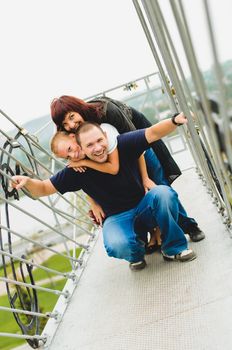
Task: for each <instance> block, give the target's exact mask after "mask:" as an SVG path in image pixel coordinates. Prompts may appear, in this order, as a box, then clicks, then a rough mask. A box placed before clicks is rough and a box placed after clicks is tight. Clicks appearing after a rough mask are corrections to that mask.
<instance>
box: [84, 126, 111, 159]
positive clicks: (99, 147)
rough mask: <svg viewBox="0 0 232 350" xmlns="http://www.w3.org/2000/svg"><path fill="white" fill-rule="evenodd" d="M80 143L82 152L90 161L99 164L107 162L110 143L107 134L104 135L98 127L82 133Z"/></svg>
mask: <svg viewBox="0 0 232 350" xmlns="http://www.w3.org/2000/svg"><path fill="white" fill-rule="evenodd" d="M80 142H81V148H82V151H83V152H84V153H85V155H86V156H87V157H88V158H89V159H91V160H93V161H95V162H97V163H104V162H106V161H107V158H108V154H107V150H108V141H107V138H106V134H105V133H102V132H101V130H99V129H98V128H97V127H93V128H92V129H90V130H88V131H85V132H83V133H81V134H80Z"/></svg>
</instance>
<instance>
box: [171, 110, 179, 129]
mask: <svg viewBox="0 0 232 350" xmlns="http://www.w3.org/2000/svg"><path fill="white" fill-rule="evenodd" d="M179 114H180V113H175V114H173V116H172V118H171V120H172V123H173V124H175V125H177V126H180V125H182V124H180V123H177V122H176V121H175V118H176V116H177V115H179Z"/></svg>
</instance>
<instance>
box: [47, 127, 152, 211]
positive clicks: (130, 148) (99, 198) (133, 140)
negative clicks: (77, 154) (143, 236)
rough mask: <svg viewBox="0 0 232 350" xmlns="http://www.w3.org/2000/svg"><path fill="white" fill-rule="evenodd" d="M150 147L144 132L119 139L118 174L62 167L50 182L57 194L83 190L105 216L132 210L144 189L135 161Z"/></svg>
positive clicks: (122, 135)
mask: <svg viewBox="0 0 232 350" xmlns="http://www.w3.org/2000/svg"><path fill="white" fill-rule="evenodd" d="M149 147H150V144H149V143H148V142H147V140H146V138H145V129H141V130H136V131H131V132H128V133H125V134H121V135H119V136H118V152H119V164H120V168H119V172H118V174H117V175H110V174H106V173H102V172H100V171H97V170H93V169H90V168H87V170H86V171H85V172H84V173H79V172H76V171H74V170H73V169H72V168H64V169H63V170H61V171H59V172H58V173H57V174H55V175H53V176H52V177H51V178H50V180H51V182H52V184H53V186H54V187H55V188H56V189H57V190H58V191H59V192H60V193H62V194H63V193H65V192H73V191H78V190H80V189H82V190H83V191H84V192H85V193H87V194H88V195H89V196H90V197H92V198H93V199H94V200H95V201H96V202H97V203H98V204H100V205H101V207H102V209H103V211H104V213H105V214H106V216H110V215H113V214H118V213H121V212H123V211H127V210H129V209H132V208H134V207H135V206H136V205H137V204H138V203H139V202H140V200H141V199H142V198H143V196H144V188H143V185H142V181H141V176H140V172H139V167H138V158H139V157H140V156H141V154H142V153H143V152H144V151H145V150H146V149H147V148H149Z"/></svg>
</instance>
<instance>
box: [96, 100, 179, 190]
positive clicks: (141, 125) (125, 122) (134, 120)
mask: <svg viewBox="0 0 232 350" xmlns="http://www.w3.org/2000/svg"><path fill="white" fill-rule="evenodd" d="M96 101H97V100H95V102H96ZM98 101H103V102H104V106H103V116H102V118H101V123H109V124H111V125H113V126H114V127H115V128H116V129H117V130H118V132H119V133H120V134H123V133H125V132H128V131H132V130H136V129H145V128H148V127H150V126H151V125H152V124H151V123H150V121H149V120H148V119H147V118H146V117H145V116H144V115H143V114H142V113H141V112H139V111H137V110H136V109H134V108H133V107H130V106H127V105H126V104H125V103H122V102H120V101H117V100H113V99H110V98H108V97H101V98H99V100H98ZM90 102H91V101H90ZM151 147H152V149H153V151H154V152H155V154H156V156H157V158H158V159H159V161H160V163H161V165H162V168H163V170H164V174H165V177H166V179H167V180H168V182H169V183H170V184H171V183H172V182H173V181H174V180H175V179H176V178H177V177H178V176H180V175H181V171H180V168H179V167H178V165H177V164H176V162H175V160H174V159H173V157H172V156H171V154H170V152H169V150H168V148H167V147H166V145H165V143H164V142H163V141H162V140H157V141H155V142H154V143H153V144H152V146H151Z"/></svg>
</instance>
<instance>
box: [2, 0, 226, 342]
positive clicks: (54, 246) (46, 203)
mask: <svg viewBox="0 0 232 350" xmlns="http://www.w3.org/2000/svg"><path fill="white" fill-rule="evenodd" d="M133 3H134V6H135V9H136V12H137V14H138V17H139V19H140V22H141V25H142V28H143V30H144V32H145V35H146V38H147V40H148V43H149V45H150V48H151V51H152V54H153V56H154V59H155V61H156V64H157V66H158V69H159V72H156V73H153V74H151V75H148V76H145V77H142V78H139V79H136V80H134V81H131V82H127V83H125V84H123V85H120V86H117V87H115V88H113V89H110V90H107V91H102V92H100V93H99V94H97V95H95V96H90V97H88V98H87V99H88V100H89V99H92V98H96V97H98V96H101V95H103V96H104V95H107V96H109V97H113V98H117V99H121V100H124V101H125V102H127V103H129V104H130V105H132V106H134V107H136V108H138V106H137V105H136V104H135V102H136V101H138V99H140V105H139V109H140V110H141V111H142V112H144V114H145V115H147V113H148V111H149V108H152V110H153V111H154V115H155V116H156V119H153V117H152V116H150V118H151V122H155V121H157V119H158V120H160V119H162V118H163V117H162V115H163V112H164V114H165V115H166V116H167V115H168V114H169V113H171V112H176V111H179V110H182V111H184V113H185V114H186V116H187V117H188V121H189V123H188V128H186V129H184V132H182V133H181V134H178V135H175V136H171V137H168V138H165V140H166V142H167V145H168V147H169V149H170V151H171V152H172V153H178V152H181V151H184V150H186V147H188V148H189V149H190V151H191V153H192V156H193V159H194V161H195V164H196V170H197V172H198V174H199V177H201V179H202V181H203V183H204V184H205V186H206V188H207V190H208V192H209V194H210V195H211V197H212V201H213V202H214V203H215V204H216V205H217V207H218V211H219V212H220V213H221V215H222V218H223V221H224V223H225V225H226V227H227V229H228V231H229V232H230V233H231V227H232V225H231V223H232V209H231V206H232V181H231V179H232V174H231V169H232V144H231V139H232V127H231V115H230V114H229V107H228V103H227V97H226V89H227V87H226V85H225V83H224V79H223V73H222V69H221V65H220V63H219V59H218V52H217V47H216V44H215V38H214V31H213V26H212V22H211V16H210V7H209V3H208V1H206V0H205V1H203V4H204V11H205V20H206V21H205V23H206V27H207V30H208V35H209V38H210V42H211V49H212V57H213V60H214V73H215V77H216V82H217V90H218V96H219V99H218V101H216V100H212V99H211V98H210V96H209V94H208V91H207V85H206V82H205V81H204V76H203V73H202V72H201V70H200V67H199V64H198V61H197V58H196V51H195V48H194V46H193V40H192V37H191V34H190V30H189V26H188V22H187V19H186V11H188V4H186V3H185V5H186V6H184V5H183V2H182V1H180V0H179V1H178V0H170V1H169V3H170V8H171V10H172V14H173V19H174V20H175V25H176V28H177V30H178V33H179V36H180V39H181V42H182V45H183V48H184V52H185V59H186V62H187V63H188V67H189V71H190V72H191V77H192V81H191V84H192V85H193V87H194V88H193V89H192V87H191V86H190V81H189V78H188V77H186V75H185V73H184V72H183V69H182V64H181V60H180V58H179V56H178V51H177V48H176V44H175V38H173V37H172V32H171V31H170V30H169V28H168V26H167V20H166V14H165V13H164V12H163V11H162V9H161V1H158V0H152V1H148V0H141V1H137V0H133ZM160 96H161V97H162V102H163V104H162V108H161V106H160V99H161V97H160ZM192 114H194V119H193V118H192ZM0 116H1V118H6V119H7V120H8V121H9V122H10V123H11V124H12V127H14V133H13V134H12V133H9V132H6V131H4V130H2V129H0V140H2V142H0V179H1V184H2V190H1V191H0V192H1V193H0V201H1V203H2V204H1V211H0V214H1V217H0V255H1V259H2V274H1V275H0V285H1V286H2V287H4V288H6V290H5V293H6V294H7V295H8V299H9V305H7V306H0V311H1V312H6V313H9V314H13V316H14V318H15V321H16V322H17V323H18V325H19V327H20V329H21V331H22V334H21V335H19V334H11V333H6V332H1V333H0V337H12V338H20V339H25V340H26V341H27V342H28V343H29V344H30V346H31V347H32V348H38V347H39V346H40V345H41V344H46V346H48V345H49V343H50V341H51V339H52V337H53V335H54V334H55V332H56V329H57V325H58V323H59V321H60V320H61V318H62V316H63V314H64V312H65V309H66V307H67V305H68V302H69V300H70V298H71V296H72V293H73V291H74V289H75V288H76V286H77V284H78V281H79V279H80V277H81V274H82V273H83V270H84V267H85V266H86V262H87V260H88V257H89V254H90V251H91V249H92V248H93V246H94V243H95V238H96V236H97V234H98V230H97V228H96V227H95V226H94V225H93V223H92V221H91V220H90V219H89V216H88V204H87V201H86V199H85V196H84V194H83V193H75V194H72V195H71V196H66V195H64V196H63V195H60V194H58V195H53V196H50V197H49V198H48V199H45V200H42V199H39V200H37V201H36V208H37V209H36V211H33V208H32V207H33V206H32V203H34V199H33V198H32V197H31V196H30V194H29V193H28V192H27V191H25V190H23V193H18V191H16V190H15V189H12V188H10V186H9V181H10V179H11V177H12V176H13V175H14V174H27V175H29V176H32V177H34V178H38V179H43V178H47V177H48V176H50V175H51V174H52V173H54V171H56V168H57V167H58V168H59V167H62V166H64V163H62V162H60V161H59V160H57V159H56V158H55V157H53V155H52V154H50V152H49V151H48V150H46V149H45V148H43V147H42V146H41V145H40V142H39V137H40V135H41V134H42V133H43V132H45V131H46V129H47V126H48V125H49V124H50V121H48V122H47V123H46V124H45V125H44V126H43V127H42V128H40V129H39V130H37V131H36V132H35V133H34V134H33V135H31V134H30V133H29V132H28V131H27V130H25V129H24V128H22V127H21V126H19V125H18V124H17V123H15V121H14V120H13V119H12V118H10V117H9V116H8V115H7V114H6V113H5V112H3V111H1V110H0ZM175 138H179V139H180V140H181V141H182V145H183V146H182V147H181V149H180V150H174V149H172V141H173V140H174V139H175ZM37 153H39V154H40V157H38V156H36V155H37ZM28 197H30V198H29V199H28ZM27 199H28V201H29V202H28V201H27ZM16 201H17V202H16ZM16 203H17V204H16ZM28 203H31V206H30V204H29V205H28ZM26 205H27V208H25V206H26ZM43 211H45V212H46V213H49V216H45V217H43V215H42V213H43ZM16 213H17V214H19V215H20V216H19V218H20V223H24V227H27V225H28V227H29V226H30V223H28V224H27V220H29V219H30V220H32V221H33V223H37V226H36V227H37V228H36V229H34V231H36V232H26V231H27V230H25V229H22V225H17V224H15V223H14V219H15V216H16ZM25 223H26V224H25ZM24 231H25V232H24ZM83 237H84V239H83ZM77 248H78V249H79V250H78V252H77ZM44 252H46V256H47V259H48V257H58V258H60V259H63V260H62V261H63V262H64V263H66V262H68V267H67V269H66V270H62V269H61V270H59V269H58V268H57V267H56V265H52V266H50V265H49V266H46V264H44V263H43V259H42V261H37V259H38V257H39V255H40V254H42V253H44ZM47 259H44V260H45V261H47ZM42 272H43V273H46V274H47V276H48V278H42V279H41V278H40V277H38V276H40V275H39V274H40V273H42ZM43 276H44V275H43ZM56 281H61V282H62V283H63V285H64V286H63V285H62V287H60V286H58V287H56V285H55V282H56ZM2 287H1V290H3V288H2ZM40 293H48V295H49V294H52V295H56V296H57V301H56V304H55V307H54V308H53V309H52V310H43V308H41V306H40V297H39V295H40ZM41 320H48V322H47V323H46V326H45V323H44V322H42V321H41ZM44 326H45V327H44Z"/></svg>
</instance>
